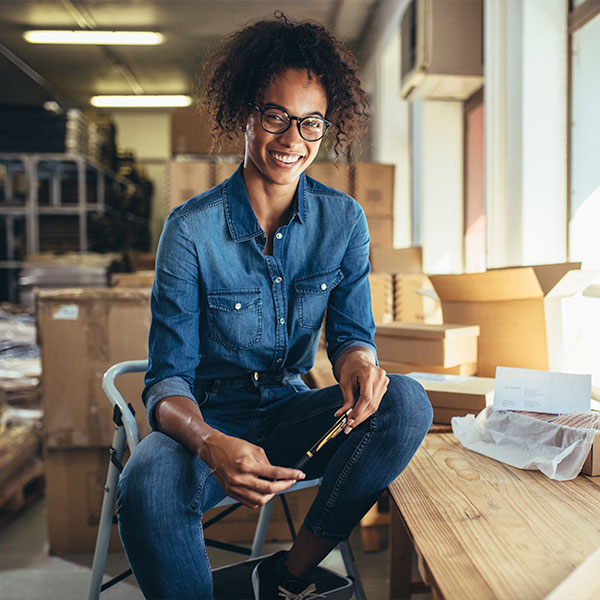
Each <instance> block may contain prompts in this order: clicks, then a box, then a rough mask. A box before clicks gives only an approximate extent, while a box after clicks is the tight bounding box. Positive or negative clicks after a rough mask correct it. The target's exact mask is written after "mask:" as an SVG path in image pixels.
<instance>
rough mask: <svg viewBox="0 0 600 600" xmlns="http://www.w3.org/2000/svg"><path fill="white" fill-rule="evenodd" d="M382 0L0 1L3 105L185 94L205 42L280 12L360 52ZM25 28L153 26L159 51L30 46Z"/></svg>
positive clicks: (0, 98)
mask: <svg viewBox="0 0 600 600" xmlns="http://www.w3.org/2000/svg"><path fill="white" fill-rule="evenodd" d="M381 4H382V0H275V1H273V0H128V1H125V0H47V1H43V0H42V1H29V0H0V105H40V104H42V103H43V102H44V101H45V100H57V101H58V102H59V104H61V105H62V106H63V107H80V108H86V107H89V98H90V97H91V96H92V95H95V94H142V93H143V94H179V93H189V92H190V90H191V88H192V85H193V80H194V75H195V73H196V72H197V70H198V67H199V65H200V64H201V62H202V58H203V56H205V55H206V53H207V51H209V50H210V47H211V45H214V44H215V43H218V42H219V40H220V39H221V38H222V37H223V36H225V35H227V34H229V33H231V32H232V31H234V30H235V29H237V28H239V27H240V26H242V25H244V24H246V23H248V22H251V21H253V20H255V19H258V18H265V17H266V18H268V17H272V16H273V13H274V11H276V10H282V11H283V12H285V14H286V15H287V16H288V17H289V18H290V19H298V20H303V19H311V20H314V21H317V22H320V23H322V24H325V25H326V26H327V27H328V28H330V30H332V31H333V32H334V34H335V35H336V36H338V37H339V38H340V39H342V40H343V41H344V42H345V43H346V44H348V45H349V46H350V47H351V48H352V49H353V50H354V51H355V52H356V53H357V54H358V55H359V57H360V56H361V53H364V51H365V47H366V44H367V41H368V39H369V38H370V37H372V35H371V36H370V35H369V34H370V29H371V27H370V25H371V24H372V23H373V22H374V19H375V16H376V13H377V11H378V10H379V9H380V6H381ZM27 29H111V30H112V29H115V30H118V29H129V30H136V29H150V30H154V31H160V32H162V33H164V34H165V38H166V39H165V43H164V44H162V45H159V46H139V47H136V46H58V45H40V44H29V43H27V42H25V41H24V40H23V37H22V34H23V32H24V31H25V30H27Z"/></svg>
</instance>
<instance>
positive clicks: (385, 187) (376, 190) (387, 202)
mask: <svg viewBox="0 0 600 600" xmlns="http://www.w3.org/2000/svg"><path fill="white" fill-rule="evenodd" d="M353 171H354V198H355V199H356V200H357V201H358V202H359V204H360V205H361V206H362V207H363V209H364V211H365V213H366V215H367V218H370V217H374V216H379V217H387V218H389V219H391V218H392V214H393V212H394V165H382V164H378V163H366V162H363V163H356V164H355V165H354V167H353Z"/></svg>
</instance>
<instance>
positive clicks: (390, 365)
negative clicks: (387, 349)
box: [379, 360, 477, 377]
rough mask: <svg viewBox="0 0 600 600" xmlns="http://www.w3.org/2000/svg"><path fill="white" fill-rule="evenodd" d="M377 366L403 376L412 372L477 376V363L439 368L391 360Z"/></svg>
mask: <svg viewBox="0 0 600 600" xmlns="http://www.w3.org/2000/svg"><path fill="white" fill-rule="evenodd" d="M379 366H380V367H381V368H382V369H385V370H386V371H387V372H388V373H400V374H402V375H405V374H407V373H411V372H413V371H418V372H420V373H439V374H440V375H461V376H463V377H469V376H471V375H476V374H477V363H476V362H474V363H467V364H463V365H456V366H454V367H440V366H439V365H416V364H412V363H403V362H394V361H391V360H380V361H379Z"/></svg>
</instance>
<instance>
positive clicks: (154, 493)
mask: <svg viewBox="0 0 600 600" xmlns="http://www.w3.org/2000/svg"><path fill="white" fill-rule="evenodd" d="M192 460H193V455H192V454H191V453H190V452H189V451H188V450H186V449H185V448H184V447H183V446H181V445H180V444H178V443H177V442H175V441H174V440H173V439H171V438H170V437H168V436H166V435H164V434H162V433H159V432H153V433H151V434H149V435H148V436H147V437H146V438H144V439H143V440H142V442H141V443H140V444H139V446H138V447H137V448H136V449H135V451H134V452H133V454H132V455H131V457H130V458H129V460H128V461H127V463H126V465H125V468H124V469H123V472H122V473H121V476H120V477H119V483H118V486H117V503H118V506H119V513H120V514H122V513H123V512H127V511H128V509H129V508H131V510H133V511H135V512H136V513H137V514H138V515H139V514H140V513H145V516H148V517H151V516H152V514H155V513H156V512H159V511H163V510H165V509H167V508H169V506H168V505H170V504H172V503H173V502H174V501H177V498H178V496H180V494H181V493H182V492H185V488H186V487H188V486H190V485H193V483H192V480H191V476H192V474H193V472H194V469H193V468H192V467H191V463H192Z"/></svg>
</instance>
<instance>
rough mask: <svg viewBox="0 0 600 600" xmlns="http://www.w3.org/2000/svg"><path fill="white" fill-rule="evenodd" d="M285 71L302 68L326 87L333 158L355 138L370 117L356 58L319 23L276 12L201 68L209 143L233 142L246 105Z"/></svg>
mask: <svg viewBox="0 0 600 600" xmlns="http://www.w3.org/2000/svg"><path fill="white" fill-rule="evenodd" d="M286 69H306V70H307V71H308V73H309V76H310V75H314V76H316V77H317V78H318V79H319V81H320V82H321V83H322V85H323V87H324V88H325V93H326V95H327V114H326V118H327V119H328V120H329V121H331V122H332V124H333V125H332V130H333V131H334V133H335V145H334V151H335V155H336V159H337V157H338V156H339V155H340V153H341V152H342V151H343V150H345V149H346V148H348V147H349V145H350V143H351V142H352V141H353V140H355V139H357V138H358V137H359V135H360V132H361V131H362V129H363V127H364V126H365V124H366V120H367V116H368V108H369V107H368V102H367V97H366V94H365V92H364V90H363V89H362V87H361V83H360V79H359V76H358V65H357V61H356V58H355V57H354V55H353V54H352V53H351V52H350V51H349V50H348V49H347V48H346V47H345V46H344V45H343V44H342V43H341V42H340V41H338V40H337V39H335V38H334V37H333V36H332V35H331V34H330V33H329V32H328V31H327V29H325V28H324V27H322V26H321V25H318V24H316V23H312V22H299V23H293V22H291V21H289V20H288V19H287V17H286V16H285V15H284V14H283V13H281V12H279V11H278V12H276V13H275V19H271V20H262V21H258V22H256V23H254V24H252V25H249V26H247V27H245V28H243V29H241V30H239V31H237V32H235V33H234V34H232V35H231V36H230V37H229V38H228V39H227V40H226V42H225V43H224V44H223V46H222V47H221V48H220V50H218V51H217V52H216V53H215V54H214V56H213V58H212V60H211V61H210V62H209V63H207V64H206V65H205V71H206V79H207V83H206V100H207V103H208V107H209V113H210V116H211V119H212V129H211V132H212V135H213V139H214V140H215V142H217V143H218V142H219V141H220V140H221V139H222V138H223V137H225V138H227V139H233V138H234V136H235V135H236V134H237V132H239V131H240V129H242V128H243V126H244V124H245V120H246V118H247V116H248V113H249V107H248V102H254V101H260V100H261V99H262V95H263V93H264V91H265V88H266V87H267V86H268V84H269V83H270V82H271V81H272V80H273V79H274V78H275V77H277V76H278V75H279V74H280V73H282V72H283V71H285V70H286Z"/></svg>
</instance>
